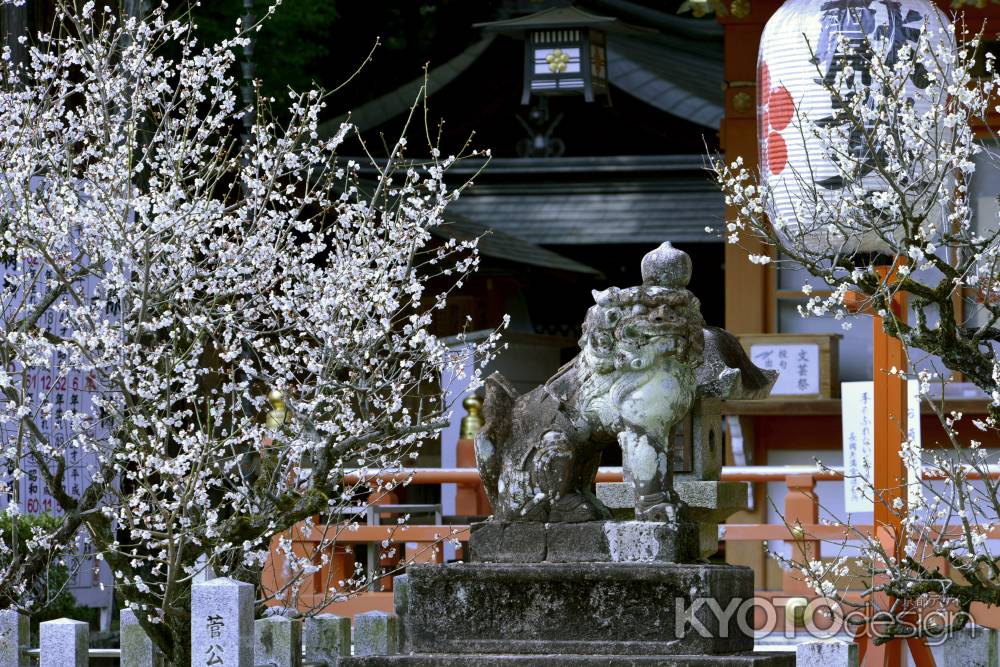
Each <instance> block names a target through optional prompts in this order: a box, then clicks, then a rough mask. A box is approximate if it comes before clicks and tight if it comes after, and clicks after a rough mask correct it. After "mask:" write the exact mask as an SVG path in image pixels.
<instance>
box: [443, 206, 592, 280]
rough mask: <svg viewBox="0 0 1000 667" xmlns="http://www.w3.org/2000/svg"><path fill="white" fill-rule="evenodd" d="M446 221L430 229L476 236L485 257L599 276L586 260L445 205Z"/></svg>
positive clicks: (461, 238) (457, 235)
mask: <svg viewBox="0 0 1000 667" xmlns="http://www.w3.org/2000/svg"><path fill="white" fill-rule="evenodd" d="M445 219H446V220H447V223H446V224H445V225H442V226H440V227H434V228H433V229H432V230H431V231H432V233H434V234H435V235H436V236H438V237H439V238H454V239H456V240H458V241H466V240H469V239H474V238H477V237H478V238H479V252H480V254H481V255H483V256H485V257H493V258H495V259H502V260H505V261H510V262H516V263H518V264H527V265H529V266H541V267H544V268H547V269H553V270H556V271H567V272H570V273H584V274H589V275H593V276H598V277H600V276H601V272H600V271H598V270H597V269H593V268H591V267H589V266H587V265H586V264H581V263H580V262H577V261H574V260H572V259H570V258H568V257H564V256H563V255H560V254H559V253H555V252H552V251H551V250H546V249H545V248H541V247H539V246H537V245H535V244H534V243H529V242H528V241H525V240H522V239H519V238H517V237H516V236H511V235H510V234H507V233H506V232H504V231H502V230H500V229H490V228H488V227H486V226H484V225H481V224H479V223H477V222H473V221H472V220H469V219H468V218H466V217H464V216H462V215H459V214H456V213H453V212H452V210H451V207H450V206H449V207H448V213H446V214H445Z"/></svg>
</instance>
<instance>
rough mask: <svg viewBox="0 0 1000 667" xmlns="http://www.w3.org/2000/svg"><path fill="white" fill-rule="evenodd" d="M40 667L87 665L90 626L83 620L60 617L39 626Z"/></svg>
mask: <svg viewBox="0 0 1000 667" xmlns="http://www.w3.org/2000/svg"><path fill="white" fill-rule="evenodd" d="M38 629H39V633H38V634H39V642H38V646H39V648H40V649H41V656H40V657H39V666H40V667H87V663H88V661H89V655H88V651H89V649H90V626H89V625H88V624H87V623H84V622H83V621H73V620H70V619H68V618H58V619H56V620H54V621H46V622H45V623H42V624H41V625H39V626H38Z"/></svg>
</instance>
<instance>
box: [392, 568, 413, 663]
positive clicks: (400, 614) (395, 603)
mask: <svg viewBox="0 0 1000 667" xmlns="http://www.w3.org/2000/svg"><path fill="white" fill-rule="evenodd" d="M409 604H410V577H409V575H406V574H400V575H397V576H396V578H395V581H394V582H393V587H392V608H393V611H394V612H396V629H397V632H396V649H397V650H398V651H399V652H400V653H402V652H404V651H406V610H407V608H408V607H409Z"/></svg>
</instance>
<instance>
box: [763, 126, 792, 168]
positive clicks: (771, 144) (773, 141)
mask: <svg viewBox="0 0 1000 667" xmlns="http://www.w3.org/2000/svg"><path fill="white" fill-rule="evenodd" d="M786 164H788V146H786V145H785V140H784V139H782V138H781V135H780V134H778V133H777V132H772V133H771V134H769V135H767V168H768V169H770V170H771V173H772V174H775V175H778V174H780V173H781V172H782V171H783V170H784V169H785V165H786Z"/></svg>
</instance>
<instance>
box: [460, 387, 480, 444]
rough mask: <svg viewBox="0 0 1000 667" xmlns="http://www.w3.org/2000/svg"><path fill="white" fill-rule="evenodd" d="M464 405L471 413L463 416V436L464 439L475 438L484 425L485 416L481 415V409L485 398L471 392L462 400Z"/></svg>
mask: <svg viewBox="0 0 1000 667" xmlns="http://www.w3.org/2000/svg"><path fill="white" fill-rule="evenodd" d="M462 407H463V408H465V411H466V412H468V413H469V414H467V415H465V416H464V417H462V435H461V438H462V440H475V439H476V434H477V433H479V429H481V428H482V427H483V418H482V417H481V416H480V415H479V411H480V410H481V409H482V407H483V400H482V399H481V398H479V397H478V396H476V395H475V394H471V395H469V396H466V397H465V400H464V401H462Z"/></svg>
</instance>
